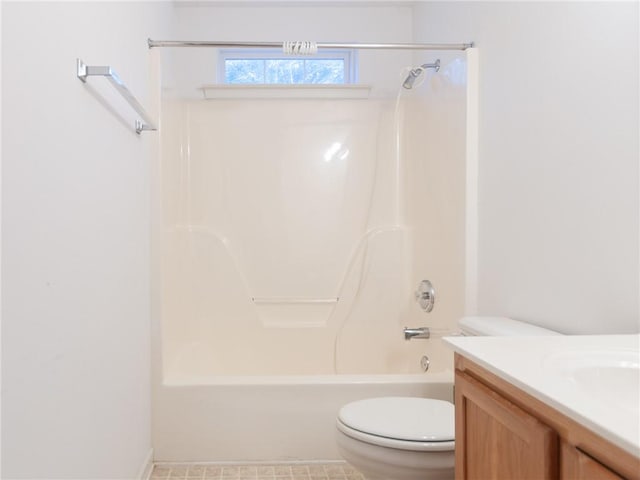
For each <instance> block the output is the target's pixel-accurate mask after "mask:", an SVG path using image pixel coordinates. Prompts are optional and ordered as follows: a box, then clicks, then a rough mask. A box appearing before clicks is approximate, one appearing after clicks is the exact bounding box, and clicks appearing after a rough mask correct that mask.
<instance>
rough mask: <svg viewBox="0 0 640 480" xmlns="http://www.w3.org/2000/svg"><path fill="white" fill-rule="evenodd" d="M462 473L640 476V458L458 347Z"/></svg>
mask: <svg viewBox="0 0 640 480" xmlns="http://www.w3.org/2000/svg"><path fill="white" fill-rule="evenodd" d="M455 363H456V374H455V404H456V454H455V455H456V458H455V462H456V464H455V477H456V480H556V479H557V480H587V479H588V480H614V479H621V478H627V479H630V480H631V479H632V480H640V459H638V458H636V457H634V456H633V455H631V454H629V453H628V452H626V451H624V450H622V449H620V448H619V447H616V446H615V445H612V444H610V443H609V442H607V441H606V440H604V439H602V438H601V437H599V436H598V435H596V434H594V433H593V432H591V431H590V430H588V429H586V428H585V427H584V426H582V425H580V424H578V423H576V422H574V421H573V420H571V419H569V418H567V417H566V416H564V415H563V414H561V413H559V412H557V411H556V410H554V409H553V408H552V407H550V406H548V405H546V404H545V403H543V402H541V401H539V400H537V399H535V398H534V397H532V396H530V395H529V394H527V393H525V392H523V391H522V390H520V389H518V388H517V387H514V386H513V385H512V384H510V383H509V382H507V381H505V380H502V379H501V378H499V377H497V376H495V375H493V374H492V373H490V372H488V371H487V370H485V369H483V368H482V367H480V366H478V365H477V364H475V363H473V362H471V361H469V360H468V359H466V358H464V357H462V356H461V355H459V354H456V359H455Z"/></svg>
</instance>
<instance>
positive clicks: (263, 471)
mask: <svg viewBox="0 0 640 480" xmlns="http://www.w3.org/2000/svg"><path fill="white" fill-rule="evenodd" d="M177 478H180V479H184V480H364V477H363V476H362V475H361V474H360V473H359V472H358V471H357V470H355V469H354V468H353V467H351V466H349V465H347V464H345V463H295V464H278V465H200V464H193V465H185V464H179V465H178V464H175V465H170V464H165V465H162V464H161V465H156V466H155V467H154V468H153V471H152V473H151V479H152V480H175V479H177Z"/></svg>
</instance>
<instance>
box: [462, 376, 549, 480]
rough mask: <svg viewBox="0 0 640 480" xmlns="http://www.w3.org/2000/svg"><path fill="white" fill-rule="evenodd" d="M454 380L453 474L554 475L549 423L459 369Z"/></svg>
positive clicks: (484, 479) (499, 479) (485, 478)
mask: <svg viewBox="0 0 640 480" xmlns="http://www.w3.org/2000/svg"><path fill="white" fill-rule="evenodd" d="M455 381H456V384H455V385H456V391H455V397H456V480H463V479H465V480H467V479H468V480H479V479H481V480H505V479H518V480H529V479H530V480H545V479H557V478H558V477H559V466H558V436H557V434H556V433H555V432H554V431H553V430H552V429H551V428H549V427H548V426H547V425H544V424H543V423H541V422H540V421H538V420H537V419H536V418H535V417H533V416H531V415H529V414H528V413H527V412H525V411H524V410H522V409H521V408H519V407H517V406H516V405H514V404H513V403H511V402H509V401H508V400H507V399H506V398H504V397H502V396H501V395H500V394H498V393H497V392H495V391H493V390H491V389H490V388H489V387H487V386H486V385H485V384H483V383H481V382H479V381H478V380H476V379H475V378H473V377H471V376H469V375H467V374H465V373H464V372H461V371H459V370H456V380H455Z"/></svg>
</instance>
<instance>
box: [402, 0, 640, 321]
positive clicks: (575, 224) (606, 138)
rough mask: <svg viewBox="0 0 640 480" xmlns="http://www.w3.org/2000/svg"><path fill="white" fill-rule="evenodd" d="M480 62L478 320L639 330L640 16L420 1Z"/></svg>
mask: <svg viewBox="0 0 640 480" xmlns="http://www.w3.org/2000/svg"><path fill="white" fill-rule="evenodd" d="M414 35H415V40H416V41H439V42H440V41H442V42H447V41H449V42H459V41H470V40H473V41H475V42H476V45H477V47H478V48H479V49H480V78H481V80H480V81H481V85H480V99H479V102H480V145H479V155H480V167H479V168H480V178H479V223H480V226H479V237H480V238H479V311H480V313H481V314H499V315H507V316H511V317H513V318H518V319H521V320H527V321H530V322H532V323H536V324H539V325H543V326H548V327H551V328H555V329H557V330H559V331H561V332H566V333H613V332H620V333H623V332H635V331H638V330H640V325H639V324H638V322H639V315H640V314H639V298H638V296H639V285H638V281H639V280H638V279H639V276H638V268H639V265H638V262H639V251H638V245H639V240H638V224H639V221H640V220H639V203H638V181H639V177H638V157H639V147H638V130H639V123H638V95H639V93H638V92H639V88H638V43H639V42H638V3H637V2H625V3H616V2H602V3H598V2H567V3H564V2H531V3H529V2H526V3H525V2H469V3H458V2H446V3H445V2H433V3H431V2H425V3H421V4H419V5H418V6H417V7H416V9H415V16H414Z"/></svg>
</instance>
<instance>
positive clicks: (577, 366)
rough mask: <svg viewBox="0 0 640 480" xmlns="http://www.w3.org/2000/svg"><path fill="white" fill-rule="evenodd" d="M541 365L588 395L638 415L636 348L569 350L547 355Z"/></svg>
mask: <svg viewBox="0 0 640 480" xmlns="http://www.w3.org/2000/svg"><path fill="white" fill-rule="evenodd" d="M543 366H544V367H545V368H548V369H549V370H550V375H556V376H558V375H559V376H561V377H562V378H563V379H565V380H566V381H568V382H571V383H573V384H575V385H576V387H577V388H578V389H580V390H581V391H582V393H584V394H585V396H587V397H588V398H590V399H592V400H598V401H600V402H605V403H606V404H607V405H608V406H610V407H613V408H622V409H624V410H627V411H629V412H630V413H635V414H636V415H637V414H638V410H639V408H640V407H639V405H640V352H639V351H637V350H572V351H565V352H558V353H554V354H551V355H549V356H548V357H546V358H545V359H544V361H543Z"/></svg>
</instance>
